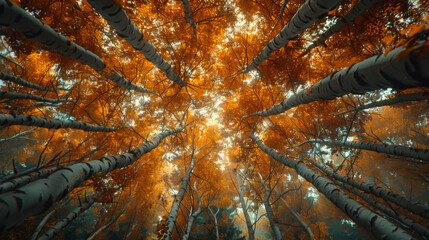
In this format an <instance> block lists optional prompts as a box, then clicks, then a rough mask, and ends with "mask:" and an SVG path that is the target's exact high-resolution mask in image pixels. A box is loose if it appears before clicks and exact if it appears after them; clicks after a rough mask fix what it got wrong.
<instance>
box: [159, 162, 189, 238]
mask: <svg viewBox="0 0 429 240" xmlns="http://www.w3.org/2000/svg"><path fill="white" fill-rule="evenodd" d="M192 169H194V156H193V155H192V156H191V164H190V166H189V168H188V169H187V170H186V173H185V176H184V177H183V181H182V184H181V185H180V189H179V192H178V193H177V195H176V197H175V198H174V202H173V205H172V206H171V210H170V214H168V217H167V232H166V233H164V234H163V235H162V239H165V240H169V239H170V238H171V234H173V230H174V225H175V224H176V219H177V215H178V214H179V206H180V203H181V202H182V200H183V198H184V197H185V192H186V188H187V186H188V182H189V179H190V178H191V172H192Z"/></svg>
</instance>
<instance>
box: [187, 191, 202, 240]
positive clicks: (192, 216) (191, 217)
mask: <svg viewBox="0 0 429 240" xmlns="http://www.w3.org/2000/svg"><path fill="white" fill-rule="evenodd" d="M193 189H194V191H195V193H196V194H197V199H198V208H197V211H196V212H194V213H193V212H190V214H189V221H188V224H186V232H185V234H184V235H183V240H188V239H189V236H190V234H191V230H192V226H193V225H194V221H195V218H197V217H198V215H200V213H201V204H202V203H201V196H200V194H199V193H198V189H197V188H196V187H195V186H194V187H193Z"/></svg>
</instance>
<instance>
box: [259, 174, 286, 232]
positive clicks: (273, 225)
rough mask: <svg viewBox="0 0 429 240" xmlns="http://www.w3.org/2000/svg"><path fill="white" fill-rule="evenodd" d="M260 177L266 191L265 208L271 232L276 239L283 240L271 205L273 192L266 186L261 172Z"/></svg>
mask: <svg viewBox="0 0 429 240" xmlns="http://www.w3.org/2000/svg"><path fill="white" fill-rule="evenodd" d="M258 175H259V179H260V180H261V183H262V186H264V189H265V194H264V206H265V211H266V212H267V217H268V220H269V222H270V226H271V230H272V231H273V233H274V236H275V237H276V240H283V236H282V232H281V231H280V228H279V226H278V225H277V222H276V220H275V219H274V213H273V210H272V209H271V204H270V196H271V191H270V189H269V188H268V186H267V185H266V184H265V182H264V179H263V178H262V175H261V174H260V173H259V172H258Z"/></svg>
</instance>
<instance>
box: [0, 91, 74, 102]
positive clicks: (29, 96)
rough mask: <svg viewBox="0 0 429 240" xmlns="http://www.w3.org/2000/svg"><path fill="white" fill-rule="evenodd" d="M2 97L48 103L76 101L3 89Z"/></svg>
mask: <svg viewBox="0 0 429 240" xmlns="http://www.w3.org/2000/svg"><path fill="white" fill-rule="evenodd" d="M0 98H6V99H29V100H35V101H39V102H48V103H60V102H75V101H74V100H67V99H53V98H45V97H40V96H37V95H33V94H29V93H18V92H3V91H0Z"/></svg>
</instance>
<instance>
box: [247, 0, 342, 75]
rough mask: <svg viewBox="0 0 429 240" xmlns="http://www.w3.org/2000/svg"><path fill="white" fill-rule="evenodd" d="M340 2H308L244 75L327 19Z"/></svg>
mask: <svg viewBox="0 0 429 240" xmlns="http://www.w3.org/2000/svg"><path fill="white" fill-rule="evenodd" d="M339 2H340V0H308V1H307V2H306V3H304V4H303V5H302V6H301V7H300V8H299V9H298V11H297V12H296V13H295V15H294V16H293V17H292V19H291V20H290V21H289V23H288V24H287V25H286V26H285V27H284V28H283V29H282V30H281V31H280V33H279V34H278V35H277V36H276V37H275V38H274V39H272V40H271V41H270V42H269V43H268V44H267V45H266V46H265V47H264V49H263V50H262V51H261V52H260V53H259V55H258V56H257V57H255V58H254V59H253V60H252V62H251V63H250V65H249V66H247V68H246V69H245V70H244V73H248V72H250V71H252V70H255V69H256V68H257V67H258V66H259V64H261V63H262V62H264V61H265V60H267V59H268V58H269V57H270V56H271V54H272V53H273V52H274V51H275V50H278V49H280V48H282V47H283V46H284V45H286V44H287V43H288V42H289V41H290V40H293V39H295V38H296V37H297V36H298V34H300V33H301V32H303V31H304V30H305V29H307V28H308V27H309V26H311V24H313V23H314V22H316V21H317V20H318V19H321V18H323V17H325V16H326V14H328V12H329V11H331V10H332V9H334V8H335V6H337V4H338V3H339Z"/></svg>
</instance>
